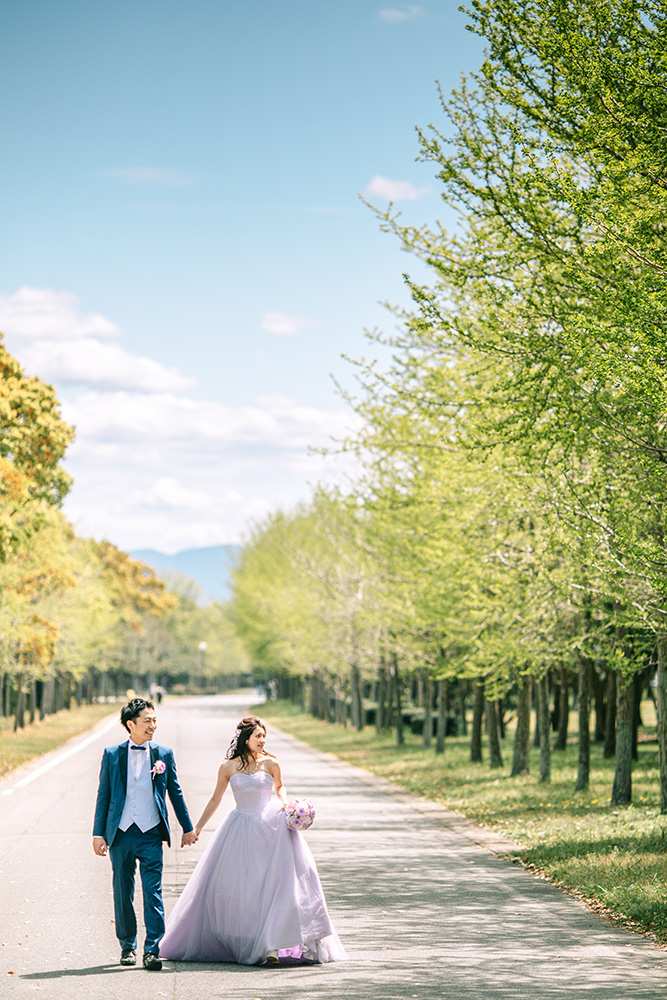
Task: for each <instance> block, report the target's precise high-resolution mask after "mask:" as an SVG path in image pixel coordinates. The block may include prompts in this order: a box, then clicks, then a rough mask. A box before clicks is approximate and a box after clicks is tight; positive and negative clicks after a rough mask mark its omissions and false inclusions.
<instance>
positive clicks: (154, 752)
mask: <svg viewBox="0 0 667 1000" xmlns="http://www.w3.org/2000/svg"><path fill="white" fill-rule="evenodd" d="M148 746H149V747H150V755H151V768H153V767H154V765H155V762H156V761H158V760H162V761H164V764H165V770H164V771H163V773H162V774H156V775H154V777H153V778H152V781H151V784H152V786H153V795H154V797H155V805H156V806H157V810H158V813H159V814H160V832H161V834H162V839H163V840H166V841H167V844H171V840H170V837H169V817H168V814H167V799H166V796H167V794H168V795H169V798H170V800H171V804H172V806H173V807H174V812H175V813H176V817H177V819H178V822H179V823H180V824H181V826H182V827H183V832H184V833H189V832H190V831H191V830H192V829H194V827H193V824H192V821H191V819H190V814H189V813H188V807H187V806H186V804H185V799H184V798H183V792H182V791H181V786H180V785H179V783H178V777H177V775H176V763H175V761H174V754H173V751H172V750H170V749H169V747H161V746H159V745H158V744H157V743H149V744H148ZM127 753H128V744H127V742H125V743H120V744H119V745H118V746H113V747H107V748H106V750H105V751H104V754H103V756H102V766H101V767H100V783H99V787H98V789H97V803H96V805H95V821H94V824H93V837H104V839H105V840H106V842H107V844H108V845H109V847H111V845H112V844H113V841H114V837H115V836H116V833H117V832H118V824H119V823H120V817H121V815H122V813H123V806H124V805H125V793H126V790H127Z"/></svg>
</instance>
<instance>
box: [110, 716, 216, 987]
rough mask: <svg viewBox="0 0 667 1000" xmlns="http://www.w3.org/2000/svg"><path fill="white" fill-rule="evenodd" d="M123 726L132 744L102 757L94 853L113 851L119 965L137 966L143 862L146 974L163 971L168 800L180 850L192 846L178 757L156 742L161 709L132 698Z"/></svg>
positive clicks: (122, 722) (144, 959)
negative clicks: (137, 897) (137, 894)
mask: <svg viewBox="0 0 667 1000" xmlns="http://www.w3.org/2000/svg"><path fill="white" fill-rule="evenodd" d="M120 721H121V724H122V725H123V726H124V727H125V729H127V731H128V733H129V735H130V739H129V740H126V741H124V742H122V743H120V744H119V745H118V746H112V747H107V748H106V750H105V751H104V754H103V756H102V765H101V768H100V781H99V787H98V790H97V803H96V806H95V821H94V825H93V850H94V851H95V854H99V855H100V856H104V855H105V854H106V853H107V850H108V852H109V854H110V856H111V866H112V869H113V898H114V911H115V917H116V936H117V937H118V940H119V942H120V947H121V956H120V964H121V965H136V961H137V953H136V949H137V918H136V914H135V912H134V906H133V899H134V879H135V871H136V867H137V861H138V862H139V868H140V873H141V885H142V890H143V897H144V923H145V925H146V939H145V943H144V953H143V966H144V968H145V969H148V970H149V971H155V972H157V971H159V970H160V969H161V968H162V963H161V961H160V957H159V951H160V941H161V940H162V937H163V935H164V906H163V904H162V841H163V840H166V841H167V844H170V838H169V818H168V815H167V802H166V796H167V795H169V798H170V800H171V804H172V805H173V807H174V811H175V813H176V816H177V818H178V822H179V823H180V824H181V826H182V828H183V836H182V837H181V847H185V846H189V845H190V844H194V843H195V842H196V840H197V834H196V833H195V832H194V830H193V826H192V822H191V820H190V815H189V813H188V809H187V806H186V804H185V800H184V798H183V793H182V791H181V786H180V785H179V783H178V778H177V776H176V764H175V762H174V755H173V752H172V751H171V750H170V749H169V748H168V747H162V746H159V745H158V744H157V743H153V742H152V737H153V734H154V733H155V730H156V728H157V719H156V717H155V706H154V705H153V703H152V702H151V701H146V700H145V699H144V698H133V699H132V700H131V701H130V702H128V704H127V705H125V706H124V707H123V708H122V709H121V713H120Z"/></svg>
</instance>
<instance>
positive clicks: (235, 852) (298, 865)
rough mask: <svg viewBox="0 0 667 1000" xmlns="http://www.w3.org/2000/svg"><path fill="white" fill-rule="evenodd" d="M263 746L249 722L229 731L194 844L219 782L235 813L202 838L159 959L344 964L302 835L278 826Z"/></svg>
mask: <svg viewBox="0 0 667 1000" xmlns="http://www.w3.org/2000/svg"><path fill="white" fill-rule="evenodd" d="M265 740H266V727H265V726H264V724H263V723H262V722H261V721H260V719H258V718H257V717H256V716H249V717H247V718H245V719H242V720H241V722H240V723H239V724H238V726H237V728H236V732H235V733H234V738H233V739H232V742H231V743H230V746H229V749H228V751H227V756H226V759H225V761H224V763H223V764H222V765H221V767H220V770H219V771H218V781H217V784H216V786H215V790H214V792H213V795H212V796H211V798H210V799H209V801H208V803H207V805H206V807H205V808H204V811H203V813H202V814H201V816H200V818H199V821H198V822H197V825H196V826H195V831H196V833H197V836H199V835H200V834H201V831H202V829H203V828H204V827H205V825H206V823H207V822H208V820H209V819H210V818H211V816H212V815H213V813H214V812H215V811H216V809H217V808H218V806H219V805H220V801H221V799H222V796H223V794H224V792H225V790H226V788H227V785H228V784H229V785H231V788H232V792H233V794H234V799H235V802H236V808H235V809H233V810H232V812H230V813H229V815H228V816H227V817H226V818H225V820H224V821H223V823H222V824H221V825H220V827H219V828H218V830H217V831H216V832H215V834H214V835H213V837H212V838H211V841H210V843H209V845H208V847H207V848H206V850H205V851H204V854H203V855H202V857H201V860H200V861H199V863H198V865H197V867H196V868H195V870H194V872H193V874H192V876H191V878H190V880H189V882H188V884H187V885H186V887H185V889H184V890H183V893H182V894H181V896H180V898H179V899H178V901H177V903H176V905H175V907H174V909H173V910H172V912H171V914H170V916H169V917H168V919H167V930H166V933H165V936H164V938H163V939H162V942H161V944H160V955H161V956H162V957H163V958H170V959H176V960H178V961H190V962H204V961H214V962H239V963H241V964H243V965H255V964H258V963H262V962H268V963H270V964H277V963H278V962H279V961H280V959H281V958H284V959H287V960H290V961H301V962H335V961H339V960H341V959H344V958H346V957H347V956H346V954H345V951H344V949H343V946H342V945H341V943H340V940H339V938H338V935H337V934H336V931H335V930H334V928H333V925H332V923H331V920H330V918H329V914H328V912H327V907H326V902H325V900H324V893H323V892H322V886H321V884H320V879H319V876H318V874H317V868H316V866H315V861H314V859H313V855H312V853H311V851H310V848H309V847H308V844H307V843H306V841H305V839H304V837H303V835H302V834H301V833H298V832H293V831H291V830H288V828H287V824H286V822H285V815H284V812H283V810H284V808H285V805H286V804H287V797H286V794H285V789H284V786H283V783H282V777H281V773H280V765H279V764H278V761H277V760H276V758H275V757H274V756H273V755H272V754H269V753H266V752H265V750H264V743H265ZM273 790H275V793H276V798H275V799H274V798H272V794H271V793H272V791H273Z"/></svg>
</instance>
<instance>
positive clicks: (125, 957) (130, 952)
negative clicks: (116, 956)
mask: <svg viewBox="0 0 667 1000" xmlns="http://www.w3.org/2000/svg"><path fill="white" fill-rule="evenodd" d="M120 964H121V965H136V964H137V953H136V951H135V950H134V948H123V950H122V951H121V953H120Z"/></svg>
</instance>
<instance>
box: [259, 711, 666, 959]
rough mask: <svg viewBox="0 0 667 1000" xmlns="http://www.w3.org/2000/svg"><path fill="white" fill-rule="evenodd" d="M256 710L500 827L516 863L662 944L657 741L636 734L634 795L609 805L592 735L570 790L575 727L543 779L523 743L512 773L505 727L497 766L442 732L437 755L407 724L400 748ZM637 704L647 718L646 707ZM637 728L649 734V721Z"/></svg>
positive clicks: (301, 717) (608, 780)
mask: <svg viewBox="0 0 667 1000" xmlns="http://www.w3.org/2000/svg"><path fill="white" fill-rule="evenodd" d="M256 710H257V712H258V714H259V715H260V716H261V717H262V718H263V719H265V720H266V722H267V723H268V724H269V727H270V726H271V724H272V723H273V724H274V725H275V726H276V727H278V728H280V729H283V730H284V731H285V732H288V733H292V734H293V735H294V736H297V737H299V738H300V739H302V740H304V742H306V743H309V744H310V745H311V746H314V747H317V748H318V749H320V750H326V751H328V752H329V753H333V754H336V756H338V757H340V758H341V759H343V760H346V761H348V762H349V763H351V764H355V765H357V766H358V767H363V768H365V769H366V770H367V771H371V772H372V773H374V774H378V775H381V776H382V777H383V778H388V779H389V780H390V781H393V782H394V783H395V784H396V785H398V786H400V787H401V788H404V789H407V790H408V791H411V792H416V793H417V794H418V795H422V796H424V797H425V798H427V799H431V800H433V801H435V802H439V803H441V804H442V805H444V806H447V807H448V808H450V809H453V810H455V811H456V812H459V813H461V814H463V815H464V816H467V817H468V818H469V819H471V820H472V821H473V822H475V823H480V824H482V825H484V826H487V827H492V828H494V829H495V830H498V831H500V832H502V833H503V834H505V835H506V836H508V837H509V838H510V839H511V840H513V841H514V842H515V843H516V844H517V845H518V846H519V852H518V854H517V858H518V859H519V860H520V861H521V862H522V863H523V864H525V865H526V866H528V867H530V868H531V869H533V870H536V871H539V872H540V873H542V874H543V875H545V876H546V877H547V878H549V879H551V880H552V881H554V882H556V883H557V884H558V885H559V886H561V887H562V888H563V889H565V890H567V891H568V892H571V893H574V894H576V895H577V896H579V897H580V898H583V899H585V900H586V901H587V902H588V903H590V904H591V905H592V906H593V907H594V908H595V909H596V910H597V911H598V912H601V913H604V914H605V915H607V916H609V917H610V918H612V919H613V920H614V921H616V922H618V923H620V924H622V925H623V926H625V927H628V928H630V929H632V930H635V931H639V932H641V933H646V934H649V935H651V936H653V937H654V938H655V940H657V941H659V942H661V943H667V850H666V849H667V817H665V816H660V814H659V787H658V748H657V744H656V743H654V742H643V743H640V746H639V760H638V761H636V762H635V766H634V770H633V804H632V805H631V806H627V807H624V808H619V807H612V806H611V805H610V804H609V798H610V794H611V787H612V782H613V775H614V761H613V760H604V759H603V757H602V747H601V746H599V745H597V744H593V745H592V747H591V771H590V785H589V788H588V789H587V790H586V791H585V792H575V791H574V783H575V777H576V769H577V746H576V733H575V734H572V735H571V737H570V740H569V743H568V747H567V749H566V750H565V751H563V752H560V753H554V754H553V755H552V772H551V781H550V783H549V784H541V783H540V782H539V781H538V779H537V774H538V757H537V751H531V774H529V775H522V776H521V777H516V778H512V777H510V768H511V762H512V741H513V733H512V732H508V734H507V737H506V739H505V741H504V745H503V756H504V760H505V766H504V767H503V768H499V769H496V770H491V769H490V768H489V767H488V765H487V764H486V763H482V764H471V763H470V747H469V739H468V737H454V738H448V739H447V745H446V749H445V753H444V755H443V756H436V755H435V753H434V751H433V750H425V749H424V748H423V747H422V746H421V737H418V736H414V735H413V734H412V733H411V732H409V731H408V732H406V742H405V745H404V746H403V747H402V748H398V747H397V746H396V745H395V737H394V735H393V734H390V735H388V736H378V735H376V733H375V730H374V729H371V728H370V727H368V728H366V729H364V730H363V731H362V732H361V733H357V732H355V731H353V730H352V729H350V728H347V729H343V727H342V726H336V725H332V724H330V723H328V722H322V721H320V720H319V719H313V718H311V717H310V716H309V715H307V714H305V713H303V712H302V711H301V710H300V709H297V708H296V707H295V706H293V705H291V704H289V703H287V702H280V701H277V702H268V703H266V704H265V705H261V706H256ZM643 712H644V716H645V718H646V721H647V722H649V723H650V724H654V718H653V717H651V710H650V706H646V710H644V709H643ZM642 733H643V734H644V735H645V736H647V737H649V738H650V737H651V735H652V733H653V726H652V725H649V726H648V727H645V728H644V729H643V730H642ZM269 745H270V743H269ZM485 752H486V748H485Z"/></svg>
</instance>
